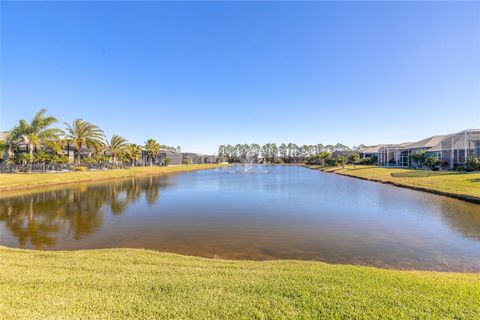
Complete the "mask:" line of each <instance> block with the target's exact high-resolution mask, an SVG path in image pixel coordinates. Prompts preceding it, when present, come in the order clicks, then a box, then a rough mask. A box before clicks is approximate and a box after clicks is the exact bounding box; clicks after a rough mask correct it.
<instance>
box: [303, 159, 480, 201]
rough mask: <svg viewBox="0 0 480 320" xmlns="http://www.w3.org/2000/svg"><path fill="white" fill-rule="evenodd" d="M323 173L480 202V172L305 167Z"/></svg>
mask: <svg viewBox="0 0 480 320" xmlns="http://www.w3.org/2000/svg"><path fill="white" fill-rule="evenodd" d="M307 167H309V168H311V169H317V170H322V171H325V172H335V173H338V174H343V175H347V176H352V177H357V178H362V179H367V180H372V181H380V182H385V183H391V184H395V185H398V186H404V187H411V188H417V189H421V190H425V191H432V192H435V193H440V194H445V195H449V196H455V197H459V198H462V199H465V200H473V201H480V173H478V172H468V173H465V172H452V171H447V172H445V171H429V170H412V169H400V168H379V167H374V166H357V167H356V168H353V166H346V167H345V169H342V168H341V167H330V168H328V167H321V166H307Z"/></svg>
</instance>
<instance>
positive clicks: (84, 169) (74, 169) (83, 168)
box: [73, 166, 88, 171]
mask: <svg viewBox="0 0 480 320" xmlns="http://www.w3.org/2000/svg"><path fill="white" fill-rule="evenodd" d="M87 170H88V168H87V167H85V166H75V167H73V171H87Z"/></svg>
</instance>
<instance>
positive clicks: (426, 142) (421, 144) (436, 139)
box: [403, 135, 446, 149]
mask: <svg viewBox="0 0 480 320" xmlns="http://www.w3.org/2000/svg"><path fill="white" fill-rule="evenodd" d="M445 137H446V136H445V135H438V136H433V137H430V138H426V139H423V140H420V141H417V142H413V143H410V144H408V145H404V146H403V147H406V148H409V149H417V148H431V147H434V146H436V145H438V144H439V143H440V142H441V141H442V140H443V139H444V138H445Z"/></svg>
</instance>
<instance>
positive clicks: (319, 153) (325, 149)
mask: <svg viewBox="0 0 480 320" xmlns="http://www.w3.org/2000/svg"><path fill="white" fill-rule="evenodd" d="M365 147H366V146H365V145H363V144H360V145H358V146H355V147H352V148H350V147H349V146H347V145H344V144H341V143H337V144H335V145H332V144H327V145H323V144H321V143H319V144H315V145H301V146H299V145H297V144H295V143H288V144H286V143H282V144H280V145H279V146H277V145H276V144H275V143H266V144H264V145H259V144H256V143H252V144H236V145H230V144H227V145H220V146H219V147H218V156H219V157H224V158H226V159H227V160H228V161H229V162H241V161H242V159H245V158H253V159H260V158H261V159H263V161H265V162H268V163H305V162H317V161H318V162H325V161H327V160H328V159H329V158H332V156H333V155H334V154H339V155H340V154H348V153H357V154H358V150H360V149H362V148H365Z"/></svg>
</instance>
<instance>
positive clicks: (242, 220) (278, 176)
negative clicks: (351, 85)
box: [0, 166, 480, 271]
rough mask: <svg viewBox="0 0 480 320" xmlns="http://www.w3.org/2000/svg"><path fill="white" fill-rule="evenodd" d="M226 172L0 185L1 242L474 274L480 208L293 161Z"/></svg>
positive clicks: (478, 261) (479, 267) (479, 256)
mask: <svg viewBox="0 0 480 320" xmlns="http://www.w3.org/2000/svg"><path fill="white" fill-rule="evenodd" d="M234 169H235V168H233V169H232V168H231V167H230V168H226V169H216V170H206V171H199V172H190V173H184V174H180V175H168V176H158V177H144V178H136V179H129V180H121V181H113V182H103V183H96V184H93V183H88V184H77V185H75V186H74V187H57V188H53V189H47V190H44V191H39V192H35V193H28V192H26V191H25V192H21V193H18V192H17V193H15V194H12V193H3V194H2V195H0V245H6V246H11V247H22V248H35V249H53V250H64V249H85V248H86V249H89V248H109V247H134V248H148V249H155V250H160V251H167V252H175V253H181V254H188V255H197V256H203V257H211V258H224V259H307V260H321V261H326V262H332V263H354V264H362V265H375V266H382V267H389V268H406V269H434V270H455V271H480V209H479V208H480V206H478V205H475V204H471V203H466V202H462V201H459V200H455V199H450V198H446V197H441V196H437V195H431V194H427V193H423V192H418V191H413V190H408V189H401V188H397V187H393V186H389V185H383V184H378V183H372V182H368V181H363V180H358V179H352V178H348V177H342V176H338V175H333V174H325V173H321V172H318V171H313V170H308V169H305V168H301V167H294V166H269V167H268V168H264V167H261V166H259V167H256V168H255V169H256V170H259V171H261V172H263V171H268V173H265V174H229V172H231V170H234ZM160 193H161V196H160Z"/></svg>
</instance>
